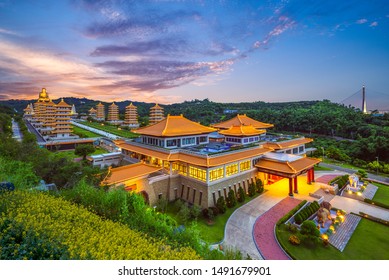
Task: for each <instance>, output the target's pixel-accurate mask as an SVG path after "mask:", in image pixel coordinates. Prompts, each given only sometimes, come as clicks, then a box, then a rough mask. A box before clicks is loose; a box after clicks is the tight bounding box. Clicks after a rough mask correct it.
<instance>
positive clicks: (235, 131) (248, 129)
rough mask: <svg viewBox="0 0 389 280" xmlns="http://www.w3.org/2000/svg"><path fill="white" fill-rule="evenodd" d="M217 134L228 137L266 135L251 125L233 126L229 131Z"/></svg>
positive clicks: (264, 131) (262, 130)
mask: <svg viewBox="0 0 389 280" xmlns="http://www.w3.org/2000/svg"><path fill="white" fill-rule="evenodd" d="M219 133H220V134H223V135H228V136H253V135H259V134H263V133H266V130H264V129H256V128H255V127H253V126H252V125H239V126H235V125H233V126H231V127H230V128H229V129H226V130H222V131H220V132H219Z"/></svg>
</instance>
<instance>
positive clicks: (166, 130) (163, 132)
mask: <svg viewBox="0 0 389 280" xmlns="http://www.w3.org/2000/svg"><path fill="white" fill-rule="evenodd" d="M213 131H216V129H214V128H210V127H207V126H204V125H201V124H199V123H196V122H192V121H191V120H188V119H187V118H184V117H183V116H182V115H181V116H170V115H168V116H167V117H166V118H165V119H163V120H162V121H159V122H158V123H156V124H152V125H149V126H146V127H143V128H139V129H136V130H134V132H135V133H139V134H144V135H151V136H158V137H171V136H185V135H196V134H203V133H211V132H213Z"/></svg>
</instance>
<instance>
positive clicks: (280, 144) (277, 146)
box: [263, 138, 313, 150]
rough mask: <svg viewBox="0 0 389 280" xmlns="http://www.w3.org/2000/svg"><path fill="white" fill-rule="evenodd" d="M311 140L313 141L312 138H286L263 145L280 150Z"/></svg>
mask: <svg viewBox="0 0 389 280" xmlns="http://www.w3.org/2000/svg"><path fill="white" fill-rule="evenodd" d="M312 141H313V139H312V138H298V139H292V140H287V141H282V142H267V143H265V144H264V145H263V146H264V147H268V148H272V149H274V150H282V149H286V148H292V147H296V146H299V145H302V144H307V143H310V142H312Z"/></svg>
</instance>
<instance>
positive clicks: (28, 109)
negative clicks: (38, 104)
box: [23, 103, 34, 120]
mask: <svg viewBox="0 0 389 280" xmlns="http://www.w3.org/2000/svg"><path fill="white" fill-rule="evenodd" d="M23 111H24V115H23V117H25V118H26V119H27V120H31V118H32V117H33V115H34V106H32V103H30V104H28V105H27V107H26V108H25V109H23Z"/></svg>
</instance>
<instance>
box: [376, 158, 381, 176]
mask: <svg viewBox="0 0 389 280" xmlns="http://www.w3.org/2000/svg"><path fill="white" fill-rule="evenodd" d="M375 158H376V159H377V175H378V167H379V166H380V163H379V161H378V157H375Z"/></svg>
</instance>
